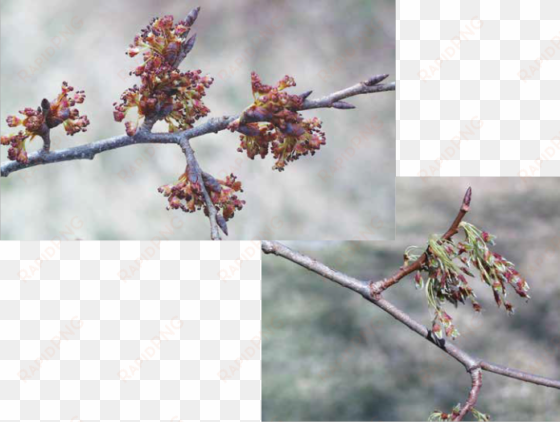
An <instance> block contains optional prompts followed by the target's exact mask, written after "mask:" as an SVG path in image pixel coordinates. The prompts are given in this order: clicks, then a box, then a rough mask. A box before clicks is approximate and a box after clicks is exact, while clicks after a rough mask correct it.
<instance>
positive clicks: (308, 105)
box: [0, 82, 395, 177]
mask: <svg viewBox="0 0 560 422" xmlns="http://www.w3.org/2000/svg"><path fill="white" fill-rule="evenodd" d="M394 90H395V83H394V82H392V83H389V84H384V85H374V86H372V87H368V86H366V85H364V84H362V83H360V84H357V85H354V86H352V87H350V88H347V89H344V90H341V91H337V92H334V93H332V94H330V95H327V96H325V97H322V98H319V99H317V100H306V101H305V102H304V103H303V106H302V108H301V110H311V109H317V108H331V107H332V104H333V103H335V102H337V101H341V100H343V99H346V98H350V97H354V96H357V95H363V94H372V93H375V92H384V91H394ZM302 95H303V96H305V95H311V91H309V92H306V93H304V94H302ZM238 118H239V115H235V116H223V117H214V118H210V119H208V120H207V121H206V122H204V123H202V124H200V125H197V126H194V127H193V128H191V129H187V130H185V131H182V132H175V133H144V132H143V131H142V130H138V132H137V133H136V135H134V136H132V137H131V136H128V135H121V136H115V137H112V138H108V139H103V140H101V141H96V142H91V143H89V144H86V145H80V146H77V147H73V148H66V149H62V150H57V151H51V152H50V153H49V154H48V156H44V155H42V154H41V153H40V152H34V153H32V154H29V157H28V162H27V163H26V164H23V163H20V162H17V161H7V162H4V163H2V166H1V167H0V169H1V170H0V173H1V176H2V177H8V176H9V175H10V174H11V173H14V172H16V171H19V170H23V169H27V168H30V167H35V166H38V165H44V164H54V163H60V162H64V161H72V160H93V159H94V158H95V156H96V155H97V154H99V153H102V152H105V151H111V150H114V149H119V148H124V147H127V146H130V145H137V144H177V145H179V144H180V140H181V139H182V138H188V139H193V138H197V137H200V136H204V135H208V134H210V133H218V132H221V131H223V130H226V129H227V127H228V126H229V125H230V123H232V122H233V121H235V120H237V119H238ZM144 124H145V125H148V122H147V121H145V122H144ZM152 126H153V124H152ZM149 129H151V127H150V128H149Z"/></svg>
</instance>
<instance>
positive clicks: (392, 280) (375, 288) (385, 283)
mask: <svg viewBox="0 0 560 422" xmlns="http://www.w3.org/2000/svg"><path fill="white" fill-rule="evenodd" d="M471 197H472V190H471V188H468V189H467V192H466V193H465V197H464V198H463V202H462V204H461V208H460V209H459V213H458V214H457V217H455V220H454V221H453V223H452V224H451V226H450V227H449V229H448V230H447V231H446V232H445V234H444V235H443V236H442V237H441V238H442V239H444V240H449V239H451V238H452V237H453V236H454V235H455V234H457V231H458V230H459V224H461V221H463V218H464V217H465V215H466V214H467V212H468V211H469V207H470V204H471ZM427 258H428V253H427V251H426V252H424V253H423V254H422V255H420V257H419V258H418V259H417V260H416V261H414V262H413V263H412V264H409V265H407V266H405V267H403V268H401V269H400V270H399V271H398V272H396V273H395V274H394V275H393V276H391V277H389V278H386V279H384V280H381V281H376V282H371V285H370V288H371V294H372V295H379V294H381V293H382V292H383V291H384V290H386V289H388V288H389V287H391V286H392V285H394V284H397V283H398V282H399V281H401V280H402V279H403V278H404V277H406V276H407V275H409V274H412V273H413V272H415V271H418V270H420V269H421V268H422V265H423V264H424V262H426V259H427Z"/></svg>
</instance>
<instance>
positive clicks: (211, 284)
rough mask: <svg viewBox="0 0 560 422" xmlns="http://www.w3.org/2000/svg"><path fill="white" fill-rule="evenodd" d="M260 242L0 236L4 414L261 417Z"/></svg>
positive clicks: (40, 417)
mask: <svg viewBox="0 0 560 422" xmlns="http://www.w3.org/2000/svg"><path fill="white" fill-rule="evenodd" d="M260 279H261V263H260V244H259V242H161V243H159V242H153V243H152V242H62V243H60V242H1V243H0V283H1V284H0V286H1V287H0V292H1V293H0V325H1V330H0V331H1V333H2V334H1V337H0V338H1V340H0V403H1V404H0V420H2V421H65V420H68V421H71V420H72V421H79V420H82V421H93V420H95V421H133V420H135V421H138V420H141V421H144V420H146V421H148V420H150V421H179V420H201V421H203V420H208V421H220V420H221V421H224V420H254V421H258V420H260V315H261V307H260V298H261V287H260Z"/></svg>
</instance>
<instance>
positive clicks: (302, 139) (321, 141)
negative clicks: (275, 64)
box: [229, 72, 326, 171]
mask: <svg viewBox="0 0 560 422" xmlns="http://www.w3.org/2000/svg"><path fill="white" fill-rule="evenodd" d="M251 85H252V89H253V97H254V99H255V102H254V103H253V104H252V105H251V106H250V107H249V108H247V109H246V110H245V112H244V113H243V114H242V115H241V117H240V118H239V119H238V120H236V121H235V122H233V123H232V124H231V125H230V126H229V129H230V130H231V131H232V132H236V131H237V132H239V133H241V136H240V138H241V145H240V146H239V148H238V151H239V152H243V151H246V152H247V156H248V157H249V158H250V159H254V158H255V157H256V156H257V155H260V156H261V157H262V158H264V157H266V155H267V154H268V153H269V151H272V154H273V156H274V158H275V159H276V164H275V165H274V167H273V169H275V170H279V171H282V170H284V169H285V167H286V165H287V164H288V163H289V162H291V161H295V160H297V159H298V158H299V157H301V156H304V155H307V154H311V155H314V154H315V152H317V151H318V150H319V149H320V148H321V145H325V144H326V139H325V134H324V132H322V131H321V121H320V120H319V119H318V118H316V117H315V118H312V119H304V118H303V116H302V115H301V114H300V113H298V110H300V109H301V106H302V104H303V102H304V101H305V98H306V96H307V95H309V94H307V95H305V94H304V95H290V94H288V93H286V92H284V90H285V89H286V88H290V87H293V86H296V83H295V81H294V79H293V78H292V77H290V76H287V75H286V76H285V77H284V78H283V79H282V80H280V81H279V82H278V84H277V85H276V86H274V87H273V86H270V85H265V84H263V83H262V82H261V79H260V77H259V76H258V75H257V74H256V73H255V72H253V73H252V74H251Z"/></svg>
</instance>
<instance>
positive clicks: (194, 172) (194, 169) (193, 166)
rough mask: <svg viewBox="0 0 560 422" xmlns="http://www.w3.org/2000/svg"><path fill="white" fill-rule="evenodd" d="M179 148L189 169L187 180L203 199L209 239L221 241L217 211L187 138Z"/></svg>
mask: <svg viewBox="0 0 560 422" xmlns="http://www.w3.org/2000/svg"><path fill="white" fill-rule="evenodd" d="M180 144H181V148H182V150H183V153H184V154H185V157H186V158H187V168H188V169H189V174H188V176H189V180H190V181H191V183H198V184H199V185H200V189H201V191H202V195H203V197H204V203H205V204H206V208H207V210H208V219H209V220H210V238H211V239H212V240H221V237H220V224H218V211H217V210H216V207H215V206H214V203H213V202H212V198H211V197H210V194H209V193H208V189H206V185H205V183H204V175H203V171H202V169H201V168H200V165H199V164H198V161H197V160H196V157H195V156H194V150H193V149H192V147H191V144H190V142H189V138H186V137H185V138H183V139H182V140H181V142H180Z"/></svg>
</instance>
